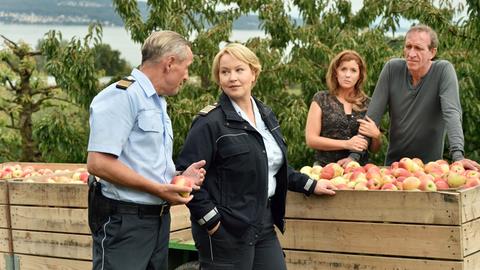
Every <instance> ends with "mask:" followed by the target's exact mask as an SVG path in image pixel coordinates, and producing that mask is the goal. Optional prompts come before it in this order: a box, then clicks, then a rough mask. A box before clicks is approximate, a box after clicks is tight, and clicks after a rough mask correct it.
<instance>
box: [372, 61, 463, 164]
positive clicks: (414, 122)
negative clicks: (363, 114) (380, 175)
mask: <svg viewBox="0 0 480 270" xmlns="http://www.w3.org/2000/svg"><path fill="white" fill-rule="evenodd" d="M387 106H388V113H389V116H390V127H389V146H388V152H387V157H386V160H385V164H386V165H390V164H391V163H392V162H394V161H398V160H400V159H401V158H402V157H410V158H413V157H418V158H420V159H422V160H423V162H429V161H433V160H437V159H442V155H443V147H444V144H445V134H447V135H448V142H449V146H450V154H451V155H452V158H453V160H459V159H463V154H464V137H463V130H462V108H461V104H460V97H459V92H458V81H457V75H456V73H455V69H454V68H453V65H452V64H451V63H450V62H448V61H445V60H438V61H433V64H432V66H431V68H430V70H429V71H428V73H427V74H426V75H425V76H424V77H423V78H422V79H421V81H420V82H419V83H418V84H417V86H416V87H413V86H412V83H411V75H410V73H409V72H408V70H407V65H406V61H405V60H404V59H392V60H390V61H389V62H387V64H385V66H384V67H383V70H382V72H381V74H380V77H379V79H378V82H377V85H376V87H375V91H374V93H373V96H372V100H371V102H370V106H369V107H368V112H367V115H368V116H369V117H370V118H372V119H373V120H374V121H375V122H376V123H377V125H378V126H379V125H380V121H381V118H382V116H383V114H384V113H385V110H386V109H387Z"/></svg>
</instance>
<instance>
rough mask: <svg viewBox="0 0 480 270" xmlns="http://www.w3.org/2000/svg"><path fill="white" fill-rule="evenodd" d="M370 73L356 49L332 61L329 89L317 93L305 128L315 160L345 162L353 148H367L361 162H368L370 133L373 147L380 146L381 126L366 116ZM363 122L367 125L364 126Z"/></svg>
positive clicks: (329, 72) (322, 163)
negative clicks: (367, 85) (364, 89)
mask: <svg viewBox="0 0 480 270" xmlns="http://www.w3.org/2000/svg"><path fill="white" fill-rule="evenodd" d="M366 76H367V71H366V65H365V62H364V61H363V59H362V57H361V56H360V55H359V54H358V53H357V52H355V51H351V50H345V51H342V52H340V53H339V54H338V55H336V56H335V58H333V60H332V61H331V62H330V66H329V68H328V72H327V86H328V91H320V92H317V93H316V94H315V96H314V97H313V101H312V104H311V105H310V109H309V111H308V118H307V124H306V128H305V138H306V142H307V145H308V147H311V148H313V149H315V150H316V153H315V157H316V161H315V164H318V165H321V166H325V165H326V164H328V163H331V162H339V163H341V164H342V163H345V161H347V160H348V156H349V154H350V153H351V152H363V153H362V158H361V159H360V163H361V164H364V163H366V162H367V160H368V154H367V151H365V150H367V147H368V141H367V137H369V138H371V139H372V142H371V144H370V148H369V150H370V151H372V152H376V151H378V149H379V148H380V145H381V140H380V138H381V133H380V130H379V129H378V128H377V126H376V125H375V122H373V121H372V120H371V119H370V118H368V117H366V118H365V113H366V112H367V107H368V103H369V101H370V99H369V98H368V97H367V95H366V94H365V92H364V91H363V83H364V82H365V79H366ZM360 123H365V125H364V126H363V125H362V128H360Z"/></svg>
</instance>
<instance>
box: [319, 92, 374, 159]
mask: <svg viewBox="0 0 480 270" xmlns="http://www.w3.org/2000/svg"><path fill="white" fill-rule="evenodd" d="M313 100H314V101H315V102H316V103H317V104H318V106H320V108H321V109H322V119H321V121H322V129H321V131H320V136H322V137H327V138H331V139H336V140H348V139H350V138H351V137H353V136H355V135H357V133H358V127H359V126H360V124H359V123H358V122H357V119H362V118H364V117H365V114H366V113H367V111H366V110H365V111H362V112H357V111H352V114H345V110H344V109H343V104H342V103H341V102H340V101H339V100H338V99H337V97H336V96H332V95H331V94H330V93H329V92H328V91H320V92H317V93H316V94H315V96H314V97H313ZM369 102H370V100H369V99H367V100H366V101H365V103H366V105H367V106H368V103H369ZM349 154H350V151H349V150H338V151H319V150H317V151H316V153H315V159H316V162H315V163H316V164H318V165H321V166H325V165H327V164H328V163H331V162H337V161H338V160H340V159H342V158H346V157H348V155H349ZM367 159H368V152H367V151H365V152H364V154H362V157H361V159H360V164H364V163H366V162H367Z"/></svg>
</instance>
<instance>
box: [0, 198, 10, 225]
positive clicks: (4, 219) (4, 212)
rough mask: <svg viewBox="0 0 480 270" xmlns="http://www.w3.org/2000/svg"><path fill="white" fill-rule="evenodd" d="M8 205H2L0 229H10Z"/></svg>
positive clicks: (0, 205) (0, 206) (0, 208)
mask: <svg viewBox="0 0 480 270" xmlns="http://www.w3.org/2000/svg"><path fill="white" fill-rule="evenodd" d="M7 214H8V205H2V204H0V228H8V227H9V226H8V217H7Z"/></svg>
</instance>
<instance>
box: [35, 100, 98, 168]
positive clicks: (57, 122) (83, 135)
mask: <svg viewBox="0 0 480 270" xmlns="http://www.w3.org/2000/svg"><path fill="white" fill-rule="evenodd" d="M66 112H67V113H66ZM82 114H83V117H82ZM85 119H86V113H85V111H83V112H75V111H72V110H71V109H67V108H66V107H65V106H59V107H57V108H55V109H54V110H51V112H49V113H48V115H46V116H44V117H42V118H41V119H39V120H38V121H36V122H35V125H34V133H33V136H34V139H35V141H37V142H38V148H39V150H40V152H41V155H42V156H41V160H44V161H46V162H73V163H82V162H85V160H86V154H87V152H86V143H85V142H86V141H87V140H88V128H86V126H85ZM82 120H83V121H82Z"/></svg>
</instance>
